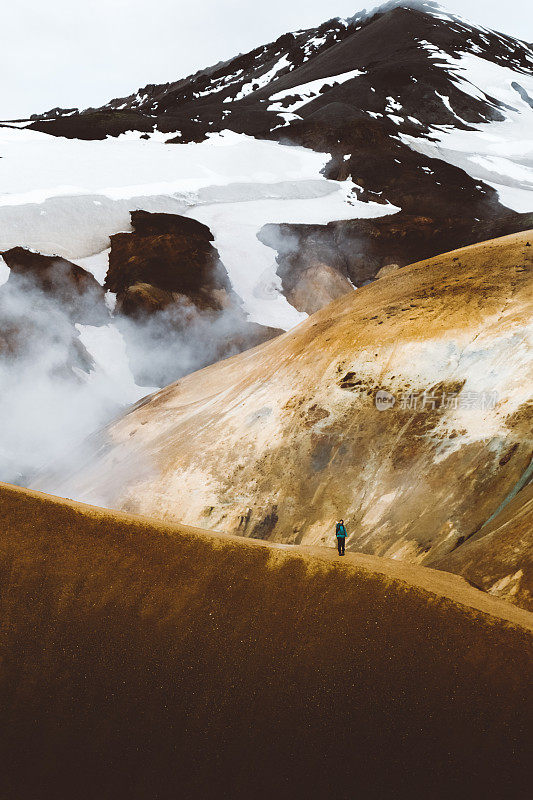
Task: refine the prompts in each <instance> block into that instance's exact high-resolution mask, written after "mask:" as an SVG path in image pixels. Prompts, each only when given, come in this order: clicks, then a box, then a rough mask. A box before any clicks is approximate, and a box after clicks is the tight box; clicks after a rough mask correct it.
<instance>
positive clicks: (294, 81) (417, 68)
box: [30, 2, 533, 311]
mask: <svg viewBox="0 0 533 800" xmlns="http://www.w3.org/2000/svg"><path fill="white" fill-rule="evenodd" d="M472 61H473V62H475V63H474V68H473V69H474V72H472V71H471V69H472ZM532 68H533V50H532V49H531V46H530V45H529V44H527V43H525V42H521V41H519V40H517V39H514V38H512V37H509V36H505V35H502V34H499V33H496V32H494V31H489V30H487V29H484V28H478V27H475V26H473V25H470V24H469V23H467V22H465V21H463V20H461V19H459V18H456V17H454V16H451V15H447V14H446V13H441V11H440V10H439V9H438V7H436V6H435V4H433V3H424V2H405V3H401V2H399V3H398V2H393V3H389V4H387V5H385V6H382V7H380V8H378V9H376V10H375V11H374V12H373V13H371V14H367V13H366V12H361V13H359V14H356V15H355V16H354V17H352V18H350V19H347V20H340V19H333V20H329V21H328V22H325V23H324V24H323V25H321V26H319V27H318V28H313V29H309V30H302V31H296V32H295V33H289V34H285V35H284V36H281V37H280V38H279V39H277V40H276V41H275V42H273V43H271V44H268V45H265V46H263V47H259V48H256V49H255V50H253V51H251V52H249V53H246V54H241V55H239V56H237V57H236V58H234V59H231V60H229V61H227V62H224V63H221V64H217V65H215V66H213V67H210V68H209V69H206V70H202V71H200V72H198V73H196V74H194V75H191V76H189V77H187V78H184V79H182V80H179V81H175V82H172V83H168V84H161V85H153V84H150V85H147V86H145V87H144V88H143V89H140V90H139V91H138V92H137V93H135V94H133V95H130V96H128V97H123V98H117V99H114V100H112V101H110V102H109V103H107V104H106V105H105V106H102V107H101V108H98V109H86V110H85V111H82V112H78V111H74V112H73V111H72V110H71V109H70V110H68V111H67V112H62V111H61V109H53V110H52V111H51V112H48V113H47V114H44V115H41V116H39V117H35V118H33V121H32V123H31V126H30V127H32V128H34V129H36V130H39V131H45V132H47V133H50V134H53V135H58V136H67V137H77V138H84V139H98V138H105V137H106V136H107V135H109V134H111V135H118V134H120V133H122V132H124V131H127V130H138V131H144V132H145V133H146V134H147V135H148V134H150V133H151V132H152V131H154V130H157V131H160V132H163V133H168V134H169V138H168V140H167V141H169V142H173V143H183V142H190V141H201V140H202V139H204V138H205V137H206V136H207V135H208V134H209V133H213V132H217V131H222V130H225V129H229V130H232V131H236V132H240V133H246V134H249V135H252V136H255V137H262V138H271V139H274V140H277V141H280V142H283V143H294V144H299V145H304V146H305V147H308V148H312V149H314V150H317V151H322V152H327V153H329V154H331V160H330V162H329V164H328V166H327V167H326V170H325V174H326V176H327V177H328V178H332V179H336V180H345V179H348V178H351V179H352V180H353V181H354V183H355V184H356V185H357V187H358V188H357V192H358V196H359V198H360V199H364V200H374V201H377V202H384V201H389V202H391V203H393V204H395V205H397V206H398V207H400V208H401V212H400V213H399V214H397V215H396V216H395V218H394V219H393V220H390V221H389V220H386V221H384V223H383V225H381V224H380V223H379V222H378V223H377V224H376V225H373V224H370V225H368V224H367V223H362V224H355V225H354V224H353V223H352V222H350V221H348V222H341V223H336V224H334V225H332V226H328V227H325V226H320V225H313V226H307V227H305V228H302V227H301V226H291V227H290V228H283V230H281V231H275V232H274V236H271V237H270V239H269V238H268V236H267V235H265V238H264V241H265V243H270V244H272V246H273V247H274V248H275V249H278V250H279V256H280V257H279V262H280V270H279V273H280V276H281V278H282V281H283V286H284V289H285V291H286V292H288V293H289V295H290V296H291V297H292V301H293V302H295V303H296V305H297V306H298V307H299V308H300V309H301V310H305V311H314V310H316V308H317V307H318V306H319V305H320V303H321V302H322V303H324V302H326V301H327V300H328V299H332V298H333V297H335V296H336V294H337V292H338V291H339V290H340V289H339V287H338V285H337V282H338V279H337V282H336V280H335V279H332V278H331V270H333V271H337V272H340V273H341V275H342V276H343V277H350V279H351V281H352V282H353V283H355V284H356V285H360V284H361V283H362V282H365V281H366V280H369V279H372V278H373V277H374V276H375V274H376V273H377V271H378V270H379V269H380V268H381V267H383V266H386V265H387V264H389V263H391V262H393V263H398V264H400V265H405V264H407V263H410V262H412V261H413V260H420V259H423V258H428V257H432V256H434V255H436V254H438V253H441V252H443V251H447V250H449V249H451V248H452V247H460V246H464V245H467V244H472V243H476V242H479V241H484V240H486V239H487V238H491V237H495V236H499V235H503V234H507V233H512V232H515V231H519V230H525V229H528V228H530V227H531V225H532V224H533V220H532V217H531V215H526V216H524V215H522V214H518V213H515V212H514V211H510V210H509V209H508V208H506V207H504V206H502V204H501V203H500V202H499V199H498V193H497V191H496V190H495V188H493V187H492V186H491V185H488V184H486V183H483V182H482V181H481V180H479V179H477V178H475V177H471V176H470V175H468V174H467V173H466V172H465V171H464V170H463V169H462V168H460V167H459V166H457V165H454V163H451V162H453V159H451V162H450V163H447V160H446V156H445V155H442V158H441V157H439V158H432V157H430V156H429V155H428V154H424V153H423V152H419V151H420V150H423V147H422V148H420V147H418V151H417V148H416V147H411V146H410V145H409V144H408V143H407V141H408V139H405V138H404V137H412V139H414V141H415V142H418V143H420V142H422V143H424V142H432V141H433V140H434V139H435V131H436V130H443V129H444V127H445V126H448V129H449V130H453V131H471V130H472V126H477V125H480V124H485V123H489V122H492V123H494V124H497V123H498V121H500V122H502V123H503V121H505V120H506V115H507V114H509V113H513V110H516V109H515V106H514V105H513V103H520V102H522V103H523V104H524V107H525V108H527V109H528V110H529V108H528V104H529V105H533V100H531V97H530V93H528V91H527V89H526V88H525V86H524V85H523V84H524V83H525V82H527V80H529V79H530V76H531V74H532ZM469 70H470V71H469ZM479 70H481V72H482V73H483V72H484V71H486V72H487V75H488V76H489V78H487V80H486V81H484V80H482V81H481V83H480V81H479V80H478V77H479V74H478V73H479ZM494 70H508V73H506V76H507V77H506V80H507V84H508V93H507V94H506V95H505V97H506V100H505V101H504V100H502V99H501V97H500V98H499V99H498V98H496V97H494V96H493V95H492V94H491V92H492V91H493V89H492V88H491V86H492V78H491V77H490V76H492V74H493V72H494ZM509 76H510V77H509ZM487 87H488V88H487ZM532 119H533V117H532ZM170 134H172V135H170ZM448 160H450V159H448ZM280 232H281V233H282V236H279V233H280ZM287 233H289V234H290V245H289V247H288V249H287V246H286V245H287V243H286V241H283V240H284V239H286V234H287ZM280 240H281V247H280V246H279V244H280ZM347 253H348V255H347ZM287 255H289V257H288V258H287ZM304 273H305V274H304ZM345 288H346V289H348V286H346V287H345ZM313 289H314V292H313Z"/></svg>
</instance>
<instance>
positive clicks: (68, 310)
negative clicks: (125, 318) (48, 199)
mask: <svg viewBox="0 0 533 800" xmlns="http://www.w3.org/2000/svg"><path fill="white" fill-rule="evenodd" d="M1 255H2V257H3V259H4V261H5V263H6V264H7V266H8V267H9V268H10V270H11V272H10V275H9V278H8V280H7V282H6V283H5V284H4V285H3V286H2V287H0V357H2V358H3V359H4V360H5V359H11V360H12V359H35V360H36V362H38V361H39V358H40V357H41V356H40V354H42V356H43V357H44V358H45V359H47V361H48V362H49V367H50V370H51V371H52V372H53V373H54V374H58V375H59V374H60V375H62V376H64V377H65V376H69V377H70V378H72V379H75V374H74V373H73V372H72V369H73V368H74V367H75V368H77V369H82V370H84V371H85V372H89V370H90V369H91V367H92V365H93V364H92V358H91V356H90V355H89V353H88V352H87V350H86V349H85V347H84V346H83V345H82V343H81V341H80V338H79V333H78V331H77V329H76V327H75V325H76V324H81V325H96V326H98V325H105V324H107V323H108V322H109V321H110V315H109V311H108V309H107V307H106V304H105V293H104V290H103V289H102V287H101V286H100V284H99V283H98V282H97V281H96V280H95V279H94V277H93V276H92V275H91V274H90V273H89V272H87V271H86V270H84V269H83V268H82V267H79V266H77V265H76V264H72V263H71V262H70V261H67V260H66V259H64V258H60V257H57V256H43V255H41V254H40V253H33V252H31V251H29V250H25V249H24V248H23V247H14V248H12V249H11V250H7V251H5V252H3V253H2V254H1Z"/></svg>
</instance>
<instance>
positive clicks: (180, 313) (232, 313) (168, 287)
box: [105, 211, 281, 386]
mask: <svg viewBox="0 0 533 800" xmlns="http://www.w3.org/2000/svg"><path fill="white" fill-rule="evenodd" d="M131 221H132V226H133V233H118V234H116V235H115V236H112V237H111V253H110V256H109V270H108V273H107V276H106V281H105V287H106V288H107V289H108V290H110V291H111V292H115V293H116V294H117V307H116V312H117V325H118V326H119V328H120V330H121V332H122V333H123V335H124V337H125V340H126V344H127V348H128V356H129V359H130V364H131V366H132V369H133V372H134V375H135V377H136V380H137V381H138V382H139V383H140V384H141V385H144V386H165V385H167V384H168V383H171V382H172V381H173V380H176V379H177V378H179V377H181V376H182V375H184V374H185V373H187V372H192V371H194V370H195V369H200V368H201V367H205V366H207V365H208V364H211V363H214V362H215V361H219V360H220V359H222V358H226V357H227V356H230V355H235V354H236V353H240V352H241V351H242V350H246V349H248V348H250V347H254V346H255V345H257V344H261V343H262V342H265V341H267V340H268V339H271V338H272V337H273V336H276V335H277V334H278V333H280V332H281V331H279V330H278V329H276V328H270V327H266V326H263V325H257V324H255V323H253V322H249V321H248V320H247V318H246V314H245V313H244V311H243V309H242V307H241V303H240V300H239V298H238V297H237V295H236V294H235V292H234V291H233V290H232V288H231V283H230V280H229V278H228V274H227V272H226V270H225V268H224V266H223V264H222V262H221V261H220V258H219V254H218V251H217V250H216V248H215V247H214V246H213V244H212V241H213V235H212V233H211V231H210V230H209V228H208V227H207V226H206V225H203V224H202V223H200V222H197V221H196V220H194V219H191V218H189V217H183V216H180V215H177V214H151V213H149V212H146V211H133V212H132V214H131Z"/></svg>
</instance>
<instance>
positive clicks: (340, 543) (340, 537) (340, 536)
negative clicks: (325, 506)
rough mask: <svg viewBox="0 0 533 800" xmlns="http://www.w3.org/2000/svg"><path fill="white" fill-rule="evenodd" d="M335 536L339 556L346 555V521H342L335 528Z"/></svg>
mask: <svg viewBox="0 0 533 800" xmlns="http://www.w3.org/2000/svg"><path fill="white" fill-rule="evenodd" d="M335 536H336V537H337V547H338V550H339V555H340V556H343V555H344V545H345V544H346V528H345V527H344V520H343V519H341V521H340V522H337V526H336V528H335Z"/></svg>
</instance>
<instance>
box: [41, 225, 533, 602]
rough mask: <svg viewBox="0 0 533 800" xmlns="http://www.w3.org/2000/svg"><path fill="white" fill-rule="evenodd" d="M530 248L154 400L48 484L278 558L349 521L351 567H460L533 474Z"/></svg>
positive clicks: (368, 305) (367, 291) (440, 267)
mask: <svg viewBox="0 0 533 800" xmlns="http://www.w3.org/2000/svg"><path fill="white" fill-rule="evenodd" d="M530 239H531V233H529V234H516V235H513V236H509V237H505V238H502V239H498V240H494V241H489V242H486V243H483V244H480V245H475V246H472V247H469V248H465V249H463V250H457V251H454V252H452V253H448V254H445V255H442V256H439V257H437V258H434V259H431V260H429V261H426V262H420V263H417V264H413V265H412V266H410V267H406V268H403V269H397V270H395V271H393V272H391V274H389V275H387V276H385V277H383V278H381V279H379V280H377V281H375V282H374V283H372V284H369V285H368V286H365V287H363V288H362V289H360V290H358V291H356V292H352V293H351V294H350V295H346V296H345V297H342V298H341V299H339V300H337V301H335V302H334V303H332V304H331V305H329V306H328V307H327V308H325V309H322V311H319V312H318V313H317V314H315V315H313V316H312V317H310V318H309V319H308V320H307V321H306V322H304V323H303V324H301V325H300V326H299V327H298V328H296V329H294V330H293V331H291V332H289V333H287V334H285V335H283V336H281V337H278V338H277V339H275V340H273V341H272V342H269V343H267V344H265V345H263V346H261V347H259V348H256V349H255V350H252V351H249V352H247V353H245V354H242V355H240V356H238V357H235V358H232V359H229V360H227V361H224V362H221V363H219V364H217V365H214V366H212V367H210V368H208V369H206V370H202V371H201V372H198V373H196V374H194V375H190V376H188V377H186V378H184V379H183V380H181V381H179V382H178V383H176V384H174V385H171V386H169V387H168V388H166V389H164V390H162V391H160V392H158V393H156V394H155V395H153V396H152V397H151V398H147V399H146V400H145V401H144V402H143V403H142V404H140V405H139V406H138V407H136V408H134V409H133V410H132V411H131V412H130V413H129V414H126V415H125V416H124V417H123V418H122V419H119V420H118V421H117V422H115V423H114V424H113V425H111V426H110V427H109V428H108V429H107V431H106V432H104V433H103V434H102V436H101V437H100V438H99V439H98V441H97V442H96V443H95V446H96V449H95V450H94V451H93V452H92V453H90V454H89V455H88V457H87V460H86V461H85V462H84V466H83V467H82V468H80V469H69V470H68V474H66V473H65V474H63V475H61V476H59V477H57V476H56V477H55V478H49V480H48V481H45V482H44V483H41V484H40V485H41V486H43V488H49V489H51V490H52V491H57V493H60V494H64V495H66V496H76V497H78V498H81V499H88V500H90V501H93V502H97V503H99V504H105V505H109V506H113V507H116V508H122V509H127V510H132V511H135V512H141V513H145V514H150V515H153V516H156V517H159V518H161V519H167V520H175V521H178V520H180V521H184V522H186V523H189V524H196V525H201V526H204V527H208V528H211V529H215V530H224V531H228V532H235V533H239V534H241V535H243V536H249V537H253V538H262V539H268V540H270V541H276V542H285V543H301V544H324V543H327V542H329V541H331V536H332V530H333V526H334V522H335V520H336V519H338V518H339V517H341V516H342V517H344V519H345V521H346V522H347V526H348V531H349V540H348V547H349V549H351V550H357V551H363V552H366V553H374V554H376V555H381V556H388V557H392V558H396V559H403V560H407V561H411V562H417V563H422V564H431V563H433V562H435V561H437V560H439V559H442V558H444V557H445V556H446V555H447V554H448V553H450V552H452V551H453V550H457V552H459V549H460V548H461V547H463V546H464V542H465V541H467V540H468V539H469V538H470V537H471V536H473V535H474V534H476V532H477V531H479V530H480V528H481V527H482V526H483V524H484V523H485V522H486V521H487V520H488V519H489V517H490V516H491V515H492V514H493V513H494V511H495V510H496V509H497V508H498V507H499V506H500V504H501V503H502V502H504V501H505V499H506V497H507V496H508V494H509V493H510V492H511V491H512V490H513V487H515V486H516V485H517V483H518V482H519V481H520V480H521V479H522V476H523V475H524V472H525V471H526V469H527V468H528V465H529V463H530V460H531V452H532V440H531V429H532V426H531V405H530V390H531V385H532V382H531V380H530V375H529V370H530V365H531V357H530V350H529V344H528V332H529V326H530V317H531V295H532V279H531V267H532V261H533V259H532V255H531V254H532V252H533V248H531V247H530V246H529V242H530ZM380 389H384V390H386V391H388V392H390V393H392V394H393V395H394V397H395V398H396V400H395V404H394V406H393V407H392V408H388V409H386V410H379V409H378V408H377V407H376V393H377V392H378V390H380ZM424 398H425V399H424ZM522 555H524V551H521V554H520V555H519V557H518V561H519V560H520V558H521V557H522ZM518 569H519V567H517V566H516V565H513V574H514V573H515V572H517V570H518ZM528 575H529V572H527V571H525V572H524V573H523V575H522V577H521V578H520V580H529V578H528V577H527V576H528ZM499 579H500V576H498V580H499ZM486 588H488V589H489V590H491V586H490V585H489V586H487V587H486ZM528 590H529V589H528ZM520 596H521V592H520V591H518V593H517V594H516V597H517V598H519V597H520Z"/></svg>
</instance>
